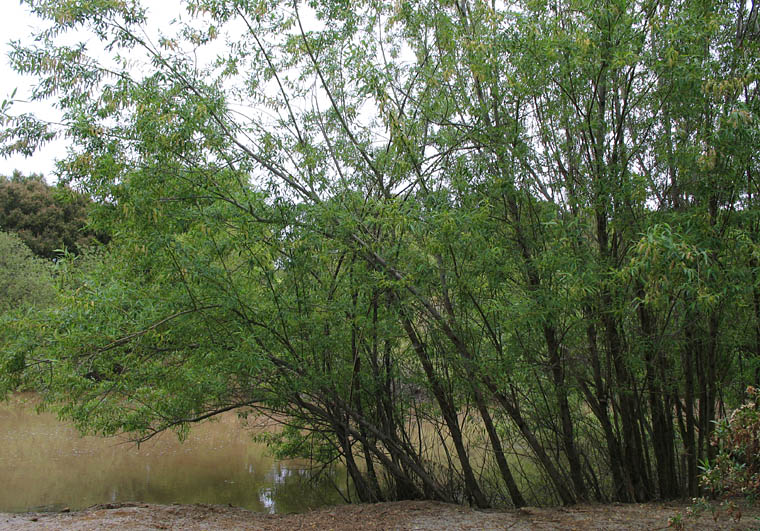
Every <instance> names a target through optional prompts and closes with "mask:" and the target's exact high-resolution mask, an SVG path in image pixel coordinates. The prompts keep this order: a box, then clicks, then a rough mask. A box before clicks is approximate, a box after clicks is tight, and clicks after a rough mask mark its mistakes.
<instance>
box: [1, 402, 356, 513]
mask: <svg viewBox="0 0 760 531" xmlns="http://www.w3.org/2000/svg"><path fill="white" fill-rule="evenodd" d="M339 475H340V476H341V477H337V476H339ZM0 478H2V481H0V511H28V510H33V509H36V510H45V509H47V510H56V509H60V508H62V507H70V508H71V509H79V508H84V507H88V506H90V505H94V504H98V503H107V502H119V501H136V500H137V501H144V502H150V503H218V504H232V505H236V506H241V507H246V508H248V509H251V510H254V511H259V512H269V513H274V512H277V513H288V512H301V511H306V510H308V509H310V508H313V507H319V506H322V505H329V504H335V503H340V502H341V501H342V498H341V496H340V494H339V493H337V492H336V491H335V489H334V487H333V485H342V484H344V483H345V476H342V473H335V474H334V475H333V477H331V478H330V481H328V482H321V483H318V484H316V485H315V484H314V482H311V481H309V478H310V476H309V468H308V463H306V462H303V461H297V460H293V461H282V462H277V461H274V460H273V459H272V458H271V457H269V456H268V455H266V451H265V447H264V446H263V445H260V444H256V443H254V442H252V441H251V439H250V431H245V430H244V429H242V421H240V420H239V419H238V418H237V416H235V415H234V414H229V415H225V416H222V417H221V418H220V419H219V421H217V422H213V423H206V424H202V425H199V426H196V427H195V428H194V429H193V430H192V431H191V432H190V435H189V437H188V439H187V441H185V442H184V443H182V444H180V443H179V442H178V441H177V438H176V436H174V435H173V434H171V433H167V434H164V435H163V436H161V437H159V438H157V439H154V440H151V441H148V442H147V443H145V444H143V445H141V446H140V448H139V449H138V448H136V447H135V446H134V445H131V444H128V443H125V442H124V441H122V440H117V439H102V438H96V437H84V438H80V437H79V435H78V434H77V432H76V430H74V429H73V428H72V427H70V426H67V425H65V424H63V423H61V422H59V421H58V420H57V419H56V418H55V417H54V416H52V415H49V414H42V415H37V414H36V413H35V412H34V409H33V406H31V405H29V404H24V403H22V401H21V400H19V399H16V400H14V401H12V402H10V403H7V404H2V403H0Z"/></svg>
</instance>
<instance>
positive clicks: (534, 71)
mask: <svg viewBox="0 0 760 531" xmlns="http://www.w3.org/2000/svg"><path fill="white" fill-rule="evenodd" d="M25 3H26V4H27V5H28V6H29V7H30V8H31V9H32V10H33V11H34V12H35V13H36V14H37V15H38V16H39V17H40V18H41V19H42V20H43V21H45V22H46V23H47V26H46V27H45V28H44V29H43V30H42V31H41V33H40V34H39V36H38V37H39V38H38V39H37V40H36V41H35V43H34V44H33V45H30V46H24V45H22V44H20V43H16V44H15V45H14V51H13V52H12V54H11V56H12V60H13V62H14V65H15V68H16V69H17V70H18V71H19V72H22V73H27V74H33V75H36V76H37V77H38V79H39V84H38V86H37V90H36V92H35V96H36V97H37V98H39V99H45V98H50V97H56V98H58V99H59V104H60V106H61V108H62V110H63V124H62V125H60V124H50V123H47V122H45V121H44V120H42V119H40V118H39V117H35V116H30V115H21V116H14V115H12V114H11V110H8V109H5V110H4V113H5V114H4V120H5V122H6V125H7V127H6V129H5V132H4V133H3V134H2V136H3V138H4V140H5V144H4V146H5V148H4V149H5V150H6V151H12V150H17V151H22V152H25V151H28V150H33V149H34V147H35V146H37V145H39V144H40V143H42V142H45V141H46V140H49V139H50V138H52V137H54V136H55V135H61V134H65V135H67V136H68V137H69V138H71V139H72V141H73V143H74V144H73V147H72V149H71V151H70V155H69V157H68V158H67V159H66V160H64V161H61V162H60V163H59V168H60V169H61V171H62V176H63V178H64V180H65V181H66V182H69V183H72V185H74V186H76V187H77V188H78V189H80V190H81V191H83V192H85V193H87V194H89V195H91V196H92V197H95V198H97V199H98V200H99V201H100V202H101V204H102V205H101V207H100V208H99V209H98V210H97V211H96V214H95V215H96V220H97V224H98V225H97V226H99V227H101V228H108V229H109V230H111V231H112V233H113V234H114V238H113V241H112V242H111V244H110V246H109V252H108V254H107V255H106V256H104V258H103V261H102V262H99V263H98V264H96V265H93V266H92V267H90V268H86V269H84V270H76V269H73V270H72V272H71V278H70V279H68V280H67V281H66V283H65V286H64V290H65V293H64V295H63V297H64V299H66V298H68V299H67V300H68V304H66V305H65V306H64V307H63V309H61V310H59V311H56V312H48V313H41V314H39V316H38V317H37V319H38V321H37V322H36V323H35V325H34V327H32V328H33V331H34V333H35V334H37V336H39V330H40V327H42V329H43V330H46V331H47V335H45V336H44V338H41V339H40V340H38V341H37V342H36V343H35V342H33V341H24V342H23V345H24V348H25V349H27V350H26V351H25V352H26V353H25V354H24V357H23V360H24V363H23V364H18V363H17V364H16V365H14V367H16V369H15V372H7V373H6V374H5V375H0V378H3V382H4V383H5V388H6V389H8V388H10V387H11V386H12V385H13V382H15V381H17V377H18V376H19V374H21V375H23V377H24V378H26V379H27V381H28V382H33V383H34V385H36V386H37V387H38V388H39V389H41V390H42V392H43V396H44V398H45V399H46V400H48V401H49V402H51V403H58V404H61V411H62V413H63V414H64V415H66V416H68V417H70V418H73V419H74V420H75V421H77V422H78V423H79V425H80V427H82V428H83V429H85V430H91V431H95V432H100V433H114V432H117V431H127V432H131V433H133V434H135V436H136V437H137V438H141V439H145V438H149V437H151V436H152V435H153V434H155V433H157V432H159V431H162V430H165V429H169V428H174V429H177V430H178V431H179V432H180V433H183V432H184V430H186V429H187V428H188V427H189V425H190V424H192V422H195V421H199V420H203V419H205V418H208V417H210V416H213V415H214V414H216V413H219V412H222V411H227V410H230V409H241V410H244V411H249V410H254V411H257V412H272V413H275V414H276V415H277V418H280V419H283V423H285V424H286V425H287V428H286V429H284V430H283V431H282V433H280V434H279V435H278V436H275V437H273V438H272V439H273V441H272V442H273V443H275V444H277V446H278V448H279V450H280V451H281V452H283V453H284V454H287V455H292V456H305V457H310V458H312V459H315V460H316V461H318V462H321V463H325V464H328V463H331V462H333V461H334V460H336V459H342V461H343V462H344V463H345V464H346V467H347V470H348V473H349V475H350V476H351V478H352V481H353V484H354V486H355V489H356V493H357V496H358V497H359V499H361V500H365V501H377V500H383V499H391V498H411V497H428V498H435V499H441V500H447V501H466V502H469V503H472V504H474V505H477V506H480V507H486V506H489V505H493V504H500V503H510V504H513V505H516V506H519V505H523V504H524V503H526V502H527V501H530V502H535V503H538V502H541V503H548V502H559V503H565V504H569V503H574V502H577V501H579V500H589V499H596V500H602V501H608V500H620V501H646V500H651V499H655V498H672V497H676V496H680V495H689V496H693V495H696V494H697V492H698V489H699V486H698V484H697V473H698V469H697V465H698V463H699V462H700V461H702V460H704V459H711V458H712V457H713V456H714V453H715V449H714V448H713V447H712V446H711V445H710V437H711V433H712V430H713V421H714V420H715V419H716V418H717V417H718V416H719V414H720V412H721V411H722V408H724V406H725V405H727V404H728V405H730V404H732V403H736V402H737V401H738V400H740V399H741V398H742V390H743V389H744V388H745V387H746V384H748V383H752V382H755V383H756V382H757V381H758V376H759V375H760V286H759V285H758V280H759V278H758V256H760V247H758V234H760V231H758V228H759V227H758V221H759V218H758V213H759V212H760V211H759V210H758V205H757V195H758V188H757V187H758V182H757V175H758V149H757V146H758V145H760V141H759V140H760V137H759V135H758V133H759V132H760V130H759V128H758V126H759V122H758V118H759V117H760V116H759V112H760V99H759V98H758V93H759V92H760V88H759V87H760V85H759V84H758V73H759V67H760V53H759V52H760V50H759V49H758V47H759V46H760V40H759V39H758V36H759V33H758V31H757V22H756V21H757V8H756V6H755V4H754V3H752V4H751V5H749V4H748V3H746V2H729V1H727V0H700V1H693V0H688V1H687V0H681V1H679V0H602V1H598V0H595V1H588V0H559V1H556V2H542V1H533V0H530V1H521V0H515V1H508V2H499V3H495V2H484V1H482V0H452V1H435V2H427V1H419V2H406V1H398V2H388V3H384V2H376V1H354V2H340V1H329V2H298V1H297V0H296V1H294V2H292V3H283V2H275V1H271V0H236V1H231V0H186V1H185V2H183V4H182V5H183V9H184V11H183V12H182V16H181V17H178V18H177V19H176V20H175V21H174V23H173V24H172V25H166V26H162V27H161V29H160V31H158V32H154V33H151V26H150V24H149V18H148V16H147V12H146V10H145V9H143V7H141V5H140V3H139V2H138V1H137V0H130V1H111V0H88V1H78V0H74V1H70V2H49V1H45V0H26V2H25ZM80 32H84V33H85V34H87V35H88V36H91V37H89V40H88V41H87V42H82V43H81V44H72V40H71V38H70V37H68V38H64V37H66V36H67V34H74V35H77V34H79V33H80ZM93 42H100V43H101V44H102V49H103V50H105V51H104V52H103V51H101V52H95V51H93V50H91V48H92V46H93ZM15 326H17V327H18V330H17V331H16V332H14V333H13V334H12V337H13V338H25V337H28V336H29V334H30V333H29V332H25V323H23V322H17V323H15ZM25 334H26V335H25ZM30 343H32V344H33V348H30ZM19 348H20V347H19V346H18V345H17V343H14V342H13V341H6V344H5V346H4V347H3V355H4V356H6V357H13V356H15V357H14V358H13V359H19ZM51 369H52V370H51ZM428 428H432V430H433V433H434V434H435V435H433V436H432V437H429V436H427V435H426V434H427V433H428V431H427V430H428ZM517 455H519V456H520V458H519V459H518V458H516V457H515V456H517Z"/></svg>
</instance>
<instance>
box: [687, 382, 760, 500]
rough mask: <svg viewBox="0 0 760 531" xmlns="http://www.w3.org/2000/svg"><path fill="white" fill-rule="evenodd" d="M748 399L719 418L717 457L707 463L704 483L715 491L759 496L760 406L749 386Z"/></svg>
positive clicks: (712, 491)
mask: <svg viewBox="0 0 760 531" xmlns="http://www.w3.org/2000/svg"><path fill="white" fill-rule="evenodd" d="M747 395H748V400H749V401H748V402H746V403H744V404H742V405H741V406H740V407H738V408H737V409H735V410H734V411H732V412H731V413H730V414H729V415H727V416H726V417H725V418H723V419H720V420H719V421H717V426H716V428H715V432H714V433H713V440H712V441H711V444H712V445H713V446H715V447H717V449H718V453H717V455H716V457H715V459H714V460H713V461H711V462H708V463H705V464H704V466H703V469H702V476H701V482H702V485H704V486H705V487H706V488H708V489H709V490H710V492H711V493H713V494H720V495H728V496H730V495H741V496H743V497H746V498H749V499H750V500H753V501H754V500H757V499H758V496H760V407H759V406H758V403H757V390H756V389H755V388H754V387H751V386H750V387H748V388H747Z"/></svg>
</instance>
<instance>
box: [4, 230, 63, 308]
mask: <svg viewBox="0 0 760 531" xmlns="http://www.w3.org/2000/svg"><path fill="white" fill-rule="evenodd" d="M51 268H52V264H50V263H48V262H46V261H45V260H42V259H40V258H37V257H36V256H34V254H33V253H32V251H31V250H30V249H29V247H27V246H26V245H25V244H24V242H23V241H21V239H20V238H19V237H18V236H16V235H15V234H10V233H7V232H2V231H0V313H3V312H7V311H8V310H13V309H16V308H21V307H26V306H44V305H46V304H49V303H50V302H51V301H52V300H53V298H54V297H55V285H54V282H53V275H52V271H51Z"/></svg>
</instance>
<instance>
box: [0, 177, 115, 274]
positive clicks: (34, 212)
mask: <svg viewBox="0 0 760 531" xmlns="http://www.w3.org/2000/svg"><path fill="white" fill-rule="evenodd" d="M91 203H92V201H91V200H89V199H88V198H87V197H86V196H84V195H82V194H78V193H75V192H73V191H72V190H70V189H69V188H67V187H65V186H62V187H56V186H50V185H48V184H47V183H46V182H45V179H44V178H43V177H42V176H41V175H29V176H24V175H22V174H20V173H18V172H15V173H14V174H13V175H11V176H10V177H3V176H0V229H2V230H5V231H8V232H14V233H16V234H18V236H19V237H20V238H21V239H22V240H23V242H24V243H25V244H26V245H27V246H29V248H30V249H31V250H32V251H33V252H34V254H36V255H37V256H39V257H42V258H48V259H52V258H55V257H56V256H59V255H60V254H61V253H60V251H61V250H62V249H64V248H65V249H67V250H68V251H70V252H72V253H75V254H77V253H80V252H82V251H83V250H84V249H85V248H86V247H87V246H89V245H92V244H93V243H94V242H95V241H96V235H95V234H94V233H93V231H91V230H88V229H87V228H86V225H87V212H88V209H89V207H90V205H91ZM99 239H100V240H101V241H106V238H105V237H104V236H100V238H99Z"/></svg>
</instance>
